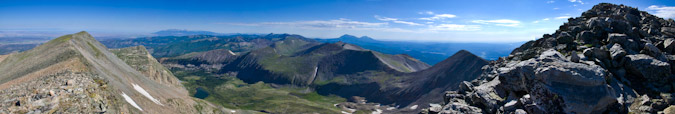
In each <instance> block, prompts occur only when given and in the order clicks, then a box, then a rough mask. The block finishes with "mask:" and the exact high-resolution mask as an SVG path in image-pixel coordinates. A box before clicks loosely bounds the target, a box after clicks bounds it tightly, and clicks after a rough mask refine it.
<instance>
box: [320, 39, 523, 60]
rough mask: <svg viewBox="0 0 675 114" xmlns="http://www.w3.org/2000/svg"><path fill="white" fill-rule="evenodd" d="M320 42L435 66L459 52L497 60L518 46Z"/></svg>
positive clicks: (335, 40) (362, 41)
mask: <svg viewBox="0 0 675 114" xmlns="http://www.w3.org/2000/svg"><path fill="white" fill-rule="evenodd" d="M316 40H317V41H320V42H338V41H342V42H345V43H350V44H356V45H359V46H361V47H363V48H365V49H369V50H374V51H378V52H382V53H387V54H408V55H410V56H412V57H414V58H417V59H419V60H420V61H423V62H426V63H428V64H430V65H434V64H436V63H438V62H440V61H443V60H445V59H446V58H448V57H449V56H451V55H452V54H454V53H456V52H458V51H459V50H462V49H463V50H467V51H469V52H471V53H474V54H476V55H478V56H479V57H481V58H483V59H487V60H495V59H497V58H499V57H504V56H508V55H509V53H510V52H511V51H512V50H513V49H515V48H516V47H517V46H519V45H521V44H522V43H524V42H517V43H436V42H414V41H381V40H375V39H373V38H370V37H368V36H362V37H356V36H352V35H343V36H341V37H339V38H331V39H318V38H317V39H316Z"/></svg>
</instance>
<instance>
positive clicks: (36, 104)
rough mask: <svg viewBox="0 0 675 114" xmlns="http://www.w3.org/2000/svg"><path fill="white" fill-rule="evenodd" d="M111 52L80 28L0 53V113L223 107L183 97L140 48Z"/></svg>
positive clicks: (216, 109) (191, 110) (184, 93)
mask: <svg viewBox="0 0 675 114" xmlns="http://www.w3.org/2000/svg"><path fill="white" fill-rule="evenodd" d="M113 51H114V52H116V53H112V52H111V51H109V50H108V49H107V48H106V47H105V46H103V45H102V44H101V43H99V42H98V41H96V40H95V39H94V38H93V37H92V36H91V35H89V34H88V33H87V32H79V33H76V34H70V35H65V36H61V37H59V38H56V39H54V40H51V41H49V42H47V43H44V44H42V45H40V46H38V47H36V48H34V49H31V50H27V51H25V52H21V53H13V54H10V55H3V56H0V71H2V73H0V99H1V100H0V113H12V114H15V113H224V112H226V110H227V109H224V108H219V107H217V106H214V105H211V104H209V103H207V102H205V101H203V100H200V99H195V98H191V97H190V96H188V92H187V90H185V88H183V86H182V85H180V83H179V82H178V79H176V77H174V76H173V75H172V74H171V72H168V70H166V68H164V67H163V66H162V65H160V64H159V63H158V62H157V61H156V60H155V59H154V58H153V57H152V56H149V55H148V53H147V50H145V48H144V47H131V48H125V49H119V50H113ZM127 63H129V64H127ZM132 63H133V64H132ZM227 111H229V110H227Z"/></svg>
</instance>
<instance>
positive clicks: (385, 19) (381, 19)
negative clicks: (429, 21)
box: [375, 15, 422, 25]
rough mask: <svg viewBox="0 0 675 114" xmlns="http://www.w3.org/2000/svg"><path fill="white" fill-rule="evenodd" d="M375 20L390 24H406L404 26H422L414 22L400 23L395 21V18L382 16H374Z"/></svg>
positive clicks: (397, 20)
mask: <svg viewBox="0 0 675 114" xmlns="http://www.w3.org/2000/svg"><path fill="white" fill-rule="evenodd" d="M375 19H377V20H380V21H391V22H394V23H400V24H406V25H422V24H419V23H415V22H409V21H401V20H399V19H396V18H389V17H382V16H379V15H375Z"/></svg>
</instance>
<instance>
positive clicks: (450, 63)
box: [317, 50, 487, 113]
mask: <svg viewBox="0 0 675 114" xmlns="http://www.w3.org/2000/svg"><path fill="white" fill-rule="evenodd" d="M486 64H487V61H485V60H483V59H481V58H480V57H478V56H476V55H474V54H471V53H469V52H468V51H464V50H462V51H459V52H457V53H456V54H454V55H453V56H451V57H449V58H447V59H446V60H444V61H443V62H440V63H438V64H436V65H434V66H432V67H430V68H427V69H424V70H421V71H417V72H411V73H368V74H366V73H364V74H366V75H365V76H353V77H352V78H346V79H345V82H349V83H345V82H341V83H329V84H326V85H320V86H319V87H317V91H318V92H319V94H335V95H338V96H342V97H352V96H361V97H365V98H366V99H368V101H372V102H376V103H382V104H396V105H398V106H400V108H399V110H384V113H415V112H418V110H419V109H422V108H426V107H428V104H429V103H437V102H440V101H442V98H438V96H441V95H443V91H448V90H453V89H456V88H457V85H458V84H459V83H460V82H462V81H465V80H471V79H475V78H476V77H478V76H480V74H481V67H482V66H484V65H486ZM356 80H358V81H356Z"/></svg>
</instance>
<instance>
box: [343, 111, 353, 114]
mask: <svg viewBox="0 0 675 114" xmlns="http://www.w3.org/2000/svg"><path fill="white" fill-rule="evenodd" d="M340 112H342V113H343V114H352V113H349V112H345V111H340Z"/></svg>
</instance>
